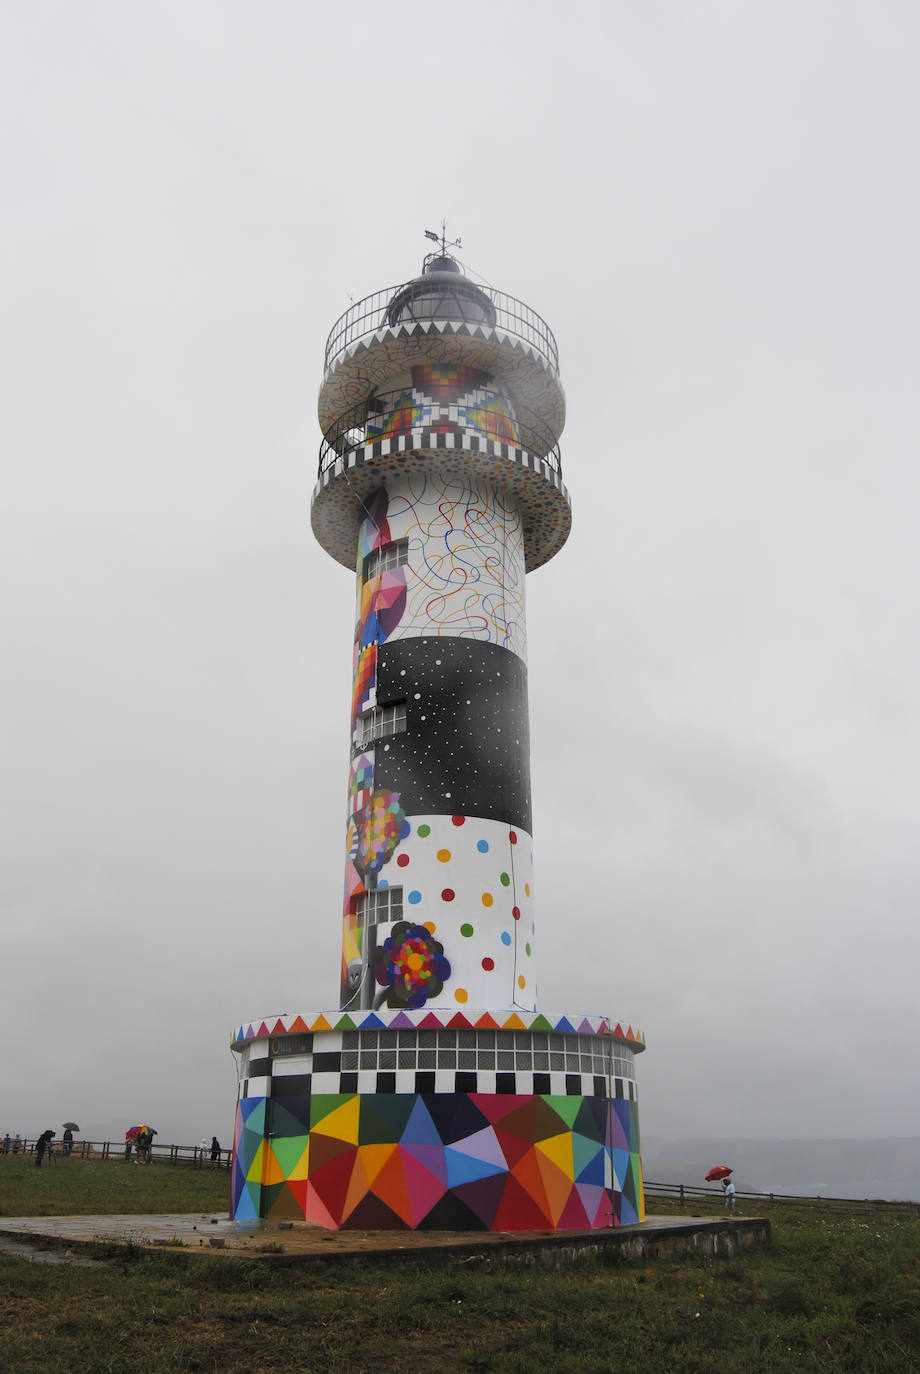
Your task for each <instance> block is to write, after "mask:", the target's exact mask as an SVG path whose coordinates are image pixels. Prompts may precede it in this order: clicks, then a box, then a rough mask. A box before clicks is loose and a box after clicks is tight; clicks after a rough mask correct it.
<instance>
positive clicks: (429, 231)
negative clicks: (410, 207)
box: [425, 219, 463, 254]
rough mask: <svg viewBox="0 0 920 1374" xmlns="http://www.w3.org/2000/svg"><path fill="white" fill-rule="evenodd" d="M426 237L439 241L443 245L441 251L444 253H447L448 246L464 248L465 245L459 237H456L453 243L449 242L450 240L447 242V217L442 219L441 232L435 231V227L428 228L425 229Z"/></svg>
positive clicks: (433, 241) (432, 240) (434, 241)
mask: <svg viewBox="0 0 920 1374" xmlns="http://www.w3.org/2000/svg"><path fill="white" fill-rule="evenodd" d="M425 238H426V239H431V242H432V243H439V244H440V245H441V253H442V254H446V253H447V250H448V248H462V247H463V244H462V243H461V242H460V239H459V237H458V238H455V239H454V240H453V241H452V242H451V243H448V242H447V220H446V219H442V220H441V232H440V234H436V233H435V231H434V230H433V229H426V230H425Z"/></svg>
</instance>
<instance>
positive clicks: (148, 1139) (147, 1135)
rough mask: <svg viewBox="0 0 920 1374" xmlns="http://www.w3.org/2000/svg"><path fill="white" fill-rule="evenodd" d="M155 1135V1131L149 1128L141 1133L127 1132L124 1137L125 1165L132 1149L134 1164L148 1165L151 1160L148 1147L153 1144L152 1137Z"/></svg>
mask: <svg viewBox="0 0 920 1374" xmlns="http://www.w3.org/2000/svg"><path fill="white" fill-rule="evenodd" d="M155 1135H156V1131H152V1130H150V1129H149V1128H148V1129H147V1130H143V1131H138V1130H131V1131H128V1133H127V1134H126V1136H125V1163H127V1162H128V1160H129V1159H130V1158H131V1150H132V1148H133V1150H134V1153H135V1156H136V1158H135V1161H134V1162H135V1164H149V1163H150V1162H151V1158H152V1153H151V1148H150V1147H151V1146H152V1144H153V1137H154V1136H155Z"/></svg>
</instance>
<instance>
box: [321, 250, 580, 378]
mask: <svg viewBox="0 0 920 1374" xmlns="http://www.w3.org/2000/svg"><path fill="white" fill-rule="evenodd" d="M434 275H435V274H433V273H428V274H426V275H425V276H422V277H416V278H415V279H414V280H413V281H410V282H402V283H401V284H400V285H398V286H388V287H385V288H384V290H382V291H375V292H374V294H373V295H372V296H365V297H364V299H363V300H361V301H357V302H356V303H355V304H354V305H353V306H351V308H350V309H348V310H346V311H345V314H344V315H342V316H340V318H339V319H337V320H336V322H335V324H334V325H333V326H332V329H331V330H330V331H329V337H328V339H327V340H326V357H325V363H324V370H325V372H327V373H328V372H329V371H330V369H331V368H333V367H335V365H336V363H337V362H338V361H339V360H340V359H341V358H342V356H343V355H344V354H345V353H347V352H348V351H349V350H350V349H351V348H352V346H353V345H354V344H355V343H357V342H358V340H360V339H366V338H367V337H368V336H369V335H371V334H376V333H377V331H378V330H381V329H388V328H390V329H391V328H393V327H395V326H396V325H398V324H400V323H406V322H408V321H416V322H421V321H428V320H445V321H448V320H449V321H453V322H462V323H465V324H468V325H480V326H485V328H487V329H495V330H500V331H501V332H502V333H504V334H508V335H510V336H511V337H512V338H514V339H520V340H521V341H522V342H523V343H525V344H527V345H528V347H529V348H531V349H533V350H534V352H536V353H537V354H538V355H539V356H540V357H541V358H542V359H543V360H544V362H545V363H546V364H547V366H548V367H550V368H551V369H552V370H553V372H556V373H558V371H559V349H558V346H557V344H556V340H555V338H554V337H553V332H552V330H551V329H550V327H549V325H548V324H547V323H546V321H545V320H544V319H542V318H541V316H540V315H538V314H537V312H536V311H535V310H531V308H530V306H529V305H525V304H524V302H523V301H519V300H516V299H515V297H514V296H509V295H508V294H507V292H505V291H497V290H496V289H495V288H494V287H491V286H473V283H471V282H468V281H467V279H466V278H465V277H460V276H459V275H458V276H456V277H454V278H453V280H451V281H449V283H448V284H447V285H446V287H445V289H444V290H443V291H442V292H441V293H439V294H438V295H437V296H434V295H433V293H432V291H431V284H432V281H433V278H434ZM437 275H438V276H439V277H440V276H442V275H446V274H441V273H438V274H437ZM470 286H472V287H473V291H472V292H471V291H468V290H467V289H466V288H468V287H470ZM473 292H475V296H474V295H473ZM477 297H485V298H486V300H487V302H488V306H490V307H491V310H489V309H488V307H487V308H486V309H485V310H483V309H482V307H481V305H480V304H479V301H478V300H477V299H476V298H477Z"/></svg>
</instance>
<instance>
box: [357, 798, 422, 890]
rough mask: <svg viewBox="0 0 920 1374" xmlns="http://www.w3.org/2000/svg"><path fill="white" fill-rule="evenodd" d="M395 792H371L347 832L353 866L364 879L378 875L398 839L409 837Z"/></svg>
mask: <svg viewBox="0 0 920 1374" xmlns="http://www.w3.org/2000/svg"><path fill="white" fill-rule="evenodd" d="M408 833H409V826H408V823H407V821H406V813H405V812H404V811H403V809H402V807H401V806H400V804H399V793H398V792H373V793H371V796H370V800H369V801H368V802H366V804H365V805H364V806H363V807H362V808H361V811H360V813H359V814H358V815H357V816H356V817H355V819H354V822H353V824H352V826H351V827H350V829H349V841H350V844H349V850H350V857H351V860H352V863H353V864H354V866H355V868H357V869H358V871H359V872H360V873H363V874H364V875H365V877H366V876H367V875H368V874H370V873H373V874H374V875H376V874H378V873H379V872H380V870H381V868H383V865H384V864H385V863H386V862H387V860H388V859H389V857H390V855H391V854H392V853H393V850H394V849H395V848H396V846H397V845H398V844H399V841H400V839H401V838H402V837H403V836H405V835H408Z"/></svg>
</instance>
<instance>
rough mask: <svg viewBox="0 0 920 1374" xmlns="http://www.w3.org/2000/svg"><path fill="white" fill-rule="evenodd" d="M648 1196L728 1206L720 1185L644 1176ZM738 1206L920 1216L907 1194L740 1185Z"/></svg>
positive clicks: (717, 1206) (737, 1197)
mask: <svg viewBox="0 0 920 1374" xmlns="http://www.w3.org/2000/svg"><path fill="white" fill-rule="evenodd" d="M642 1186H643V1188H644V1189H645V1196H646V1199H648V1198H654V1197H659V1198H668V1199H670V1200H671V1201H675V1202H680V1203H685V1202H688V1203H695V1204H703V1205H711V1206H713V1207H714V1208H715V1209H716V1210H717V1211H718V1210H719V1209H724V1207H725V1194H724V1193H723V1191H722V1189H721V1188H718V1187H717V1188H701V1187H694V1186H692V1185H689V1184H686V1183H655V1182H654V1181H653V1180H651V1179H643V1183H642ZM735 1199H736V1206H737V1205H738V1204H740V1203H742V1202H745V1203H751V1204H754V1205H755V1206H758V1207H768V1206H769V1207H773V1206H777V1207H794V1206H800V1207H814V1208H826V1209H828V1210H831V1211H841V1212H845V1211H854V1212H855V1211H865V1210H867V1209H870V1208H881V1209H888V1208H891V1209H897V1210H900V1211H903V1210H905V1209H909V1211H910V1214H911V1215H916V1216H920V1202H914V1201H912V1200H910V1199H908V1198H905V1199H902V1200H892V1199H890V1198H871V1197H867V1198H857V1197H822V1196H820V1195H816V1196H814V1197H812V1196H802V1195H801V1194H798V1193H746V1192H742V1191H741V1190H740V1189H736V1191H735Z"/></svg>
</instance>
